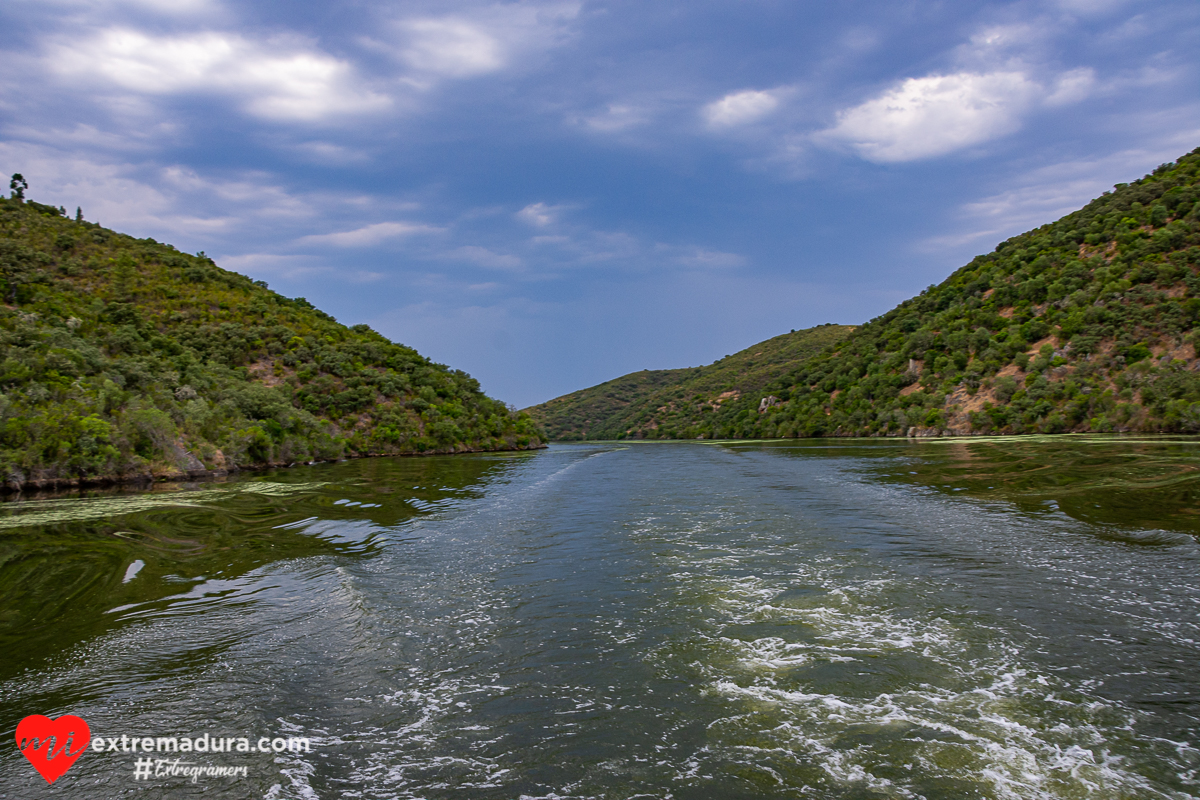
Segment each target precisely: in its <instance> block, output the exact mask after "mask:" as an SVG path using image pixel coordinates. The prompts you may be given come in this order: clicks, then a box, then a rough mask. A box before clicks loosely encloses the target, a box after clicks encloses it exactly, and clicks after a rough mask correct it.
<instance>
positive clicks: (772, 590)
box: [0, 436, 1200, 799]
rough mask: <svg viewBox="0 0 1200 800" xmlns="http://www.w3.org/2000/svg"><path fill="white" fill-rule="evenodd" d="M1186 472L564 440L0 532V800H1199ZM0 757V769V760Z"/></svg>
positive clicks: (1191, 447) (118, 505)
mask: <svg viewBox="0 0 1200 800" xmlns="http://www.w3.org/2000/svg"><path fill="white" fill-rule="evenodd" d="M1198 468H1200V443H1198V442H1197V441H1196V440H1187V439H1166V438H1148V439H1129V438H1119V437H1098V436H1097V437H1046V438H1034V437H1023V438H1017V439H986V440H955V441H921V442H904V441H864V440H850V441H846V440H841V441H810V442H802V443H792V442H789V443H736V444H710V443H699V442H696V443H624V444H623V443H612V444H603V443H602V444H596V443H585V444H571V445H558V446H554V447H551V448H550V449H549V450H548V451H544V452H540V453H525V454H511V455H478V456H458V457H433V458H423V459H372V460H365V461H354V462H346V463H341V464H331V465H320V466H314V467H303V468H296V469H291V470H281V471H276V472H272V473H268V474H260V475H254V476H249V477H245V478H243V479H240V480H233V481H228V482H224V483H206V484H197V485H193V486H173V487H165V488H160V489H156V490H154V491H150V492H114V493H94V494H92V495H84V496H75V497H61V498H47V499H23V500H19V501H16V502H10V503H6V504H4V505H3V506H2V507H0V721H2V722H3V725H2V726H0V727H3V729H4V730H6V731H9V733H8V734H6V735H7V736H11V732H12V731H13V730H14V729H15V727H16V724H17V722H18V721H19V720H20V719H21V718H22V717H24V716H26V715H28V714H33V713H41V714H46V715H49V716H51V717H57V716H59V715H60V714H65V713H72V714H76V715H79V716H81V717H83V718H84V719H86V720H87V721H88V723H89V725H90V726H91V728H92V731H93V734H94V735H98V736H107V737H111V736H119V735H121V734H123V733H124V734H129V735H131V736H132V735H135V734H136V735H143V734H147V735H151V736H168V735H173V736H198V735H200V734H202V733H208V734H209V735H211V736H235V737H236V736H244V735H245V736H259V735H262V736H272V737H273V736H289V735H290V736H306V737H309V738H310V739H311V742H312V745H313V750H312V752H311V753H308V754H286V753H285V754H282V755H264V754H240V755H239V754H235V753H234V754H210V755H209V756H208V757H207V758H206V759H205V760H207V761H208V762H211V763H214V764H246V765H248V777H247V778H242V779H237V780H227V779H217V778H201V779H200V780H198V782H197V783H196V784H191V783H188V782H187V781H185V780H183V779H181V778H171V779H160V780H151V781H135V780H134V779H133V770H134V762H135V756H134V755H133V754H122V753H87V754H85V755H84V756H83V757H81V758H80V760H79V761H78V762H77V763H76V764H75V765H74V766H73V767H72V768H71V770H70V771H69V772H68V773H67V774H66V775H65V776H64V777H63V778H61V779H59V781H58V782H57V783H56V784H55V785H54V786H53V787H47V786H46V784H45V782H44V781H43V780H42V778H41V777H40V776H38V775H37V774H36V773H35V772H34V771H33V769H32V768H31V767H30V766H29V765H28V764H27V763H25V761H24V759H23V757H22V756H21V755H20V754H19V753H18V752H17V751H16V748H15V747H13V746H12V745H9V746H8V747H7V748H6V749H5V750H4V752H3V755H2V756H0V761H2V766H0V796H3V797H14V798H15V797H22V798H24V797H51V796H72V797H75V796H78V797H85V796H86V797H99V798H103V797H124V796H126V795H128V794H130V793H134V794H137V793H142V792H146V793H148V796H163V797H191V796H196V795H200V794H204V795H205V796H213V797H230V798H234V797H238V798H241V797H263V798H312V797H321V798H335V797H349V798H417V797H425V798H518V797H529V798H593V797H595V798H638V797H645V798H651V797H653V798H680V799H687V798H734V799H736V798H917V797H924V798H931V799H932V798H1114V799H1115V798H1188V797H1197V796H1200V773H1198V770H1200V750H1198V749H1197V747H1198V745H1200V743H1198V742H1197V736H1196V733H1197V716H1198V713H1200V691H1198V690H1200V669H1197V666H1196V665H1197V663H1198V659H1197V655H1198V651H1200V571H1198V569H1197V567H1198V566H1200V547H1198V542H1200V538H1198V534H1200V518H1197V515H1196V510H1197V504H1196V502H1195V501H1196V497H1195V493H1196V491H1197V489H1198V488H1200V483H1198V482H1197V474H1198V473H1197V469H1198ZM10 741H11V740H10Z"/></svg>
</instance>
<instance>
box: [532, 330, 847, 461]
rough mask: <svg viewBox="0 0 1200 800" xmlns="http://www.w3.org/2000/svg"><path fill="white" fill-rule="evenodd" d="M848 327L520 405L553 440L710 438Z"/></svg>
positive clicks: (791, 336) (779, 339)
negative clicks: (528, 405) (770, 385)
mask: <svg viewBox="0 0 1200 800" xmlns="http://www.w3.org/2000/svg"><path fill="white" fill-rule="evenodd" d="M852 330H853V328H850V327H847V326H845V325H821V326H819V327H816V328H809V329H807V330H802V331H792V332H791V333H785V334H783V335H782V336H776V337H774V338H773V339H768V340H767V341H765V342H759V343H758V344H756V345H754V346H753V347H748V348H746V349H745V350H742V351H740V352H738V353H734V354H733V355H729V356H725V358H722V359H721V360H719V361H717V362H716V363H714V364H710V365H708V366H705V367H690V368H686V369H664V370H642V371H641V372H633V373H630V374H628V375H624V376H622V377H620V378H616V379H614V380H611V381H608V382H607V383H602V384H600V385H599V386H593V387H591V388H590V389H582V390H580V391H578V392H573V393H571V394H568V395H564V396H563V397H558V398H555V399H554V400H550V401H548V402H545V403H542V404H541V405H537V406H533V407H532V408H529V409H526V410H527V411H528V412H529V413H530V415H532V416H533V418H534V419H535V420H537V422H538V423H539V424H541V425H542V427H543V428H544V429H545V430H546V432H547V433H548V434H549V435H550V437H551V438H552V439H560V440H569V439H623V438H626V437H637V438H646V437H651V438H667V439H670V438H677V437H680V436H684V437H687V438H694V437H696V436H701V435H708V436H710V437H711V436H712V435H713V433H714V431H715V430H717V429H719V428H721V427H722V426H724V425H727V424H730V423H732V422H733V416H732V414H731V413H730V412H729V409H730V408H733V407H736V408H738V409H740V408H741V403H740V402H739V401H740V400H742V399H743V398H749V399H750V400H752V401H753V402H754V403H759V402H760V400H759V398H760V397H761V390H762V388H763V387H764V386H766V385H767V384H768V383H770V382H771V381H773V380H774V379H775V378H777V377H778V376H779V375H780V374H782V373H784V372H786V371H788V370H790V369H792V368H794V367H795V366H796V365H798V364H799V363H801V362H802V361H803V360H804V359H806V358H809V357H811V356H813V355H816V354H817V353H819V352H820V351H821V350H822V349H824V348H826V347H828V346H830V345H832V344H834V343H836V342H840V341H841V340H842V339H844V338H845V337H846V335H847V334H848V333H849V332H850V331H852ZM768 402H769V401H768Z"/></svg>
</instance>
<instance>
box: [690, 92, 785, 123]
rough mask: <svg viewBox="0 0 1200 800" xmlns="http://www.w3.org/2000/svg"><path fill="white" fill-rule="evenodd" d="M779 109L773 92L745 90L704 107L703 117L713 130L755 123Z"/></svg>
mask: <svg viewBox="0 0 1200 800" xmlns="http://www.w3.org/2000/svg"><path fill="white" fill-rule="evenodd" d="M778 107H779V98H778V97H776V95H775V93H774V92H766V91H758V90H755V89H747V90H746V91H743V92H734V93H733V94H727V95H725V96H724V97H722V98H721V99H720V100H716V101H714V102H712V103H709V104H708V105H706V106H705V107H704V111H703V115H704V118H705V119H706V120H707V121H708V124H709V125H711V126H712V127H714V128H730V127H733V126H736V125H745V124H747V123H750V122H757V121H758V120H760V119H762V118H763V117H765V116H767V115H768V114H770V113H771V112H773V111H774V110H775V109H776V108H778Z"/></svg>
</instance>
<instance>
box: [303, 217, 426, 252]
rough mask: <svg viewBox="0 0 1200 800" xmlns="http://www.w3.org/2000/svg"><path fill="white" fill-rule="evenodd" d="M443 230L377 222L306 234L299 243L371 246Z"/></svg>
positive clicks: (413, 223) (410, 224) (408, 223)
mask: <svg viewBox="0 0 1200 800" xmlns="http://www.w3.org/2000/svg"><path fill="white" fill-rule="evenodd" d="M442 230H443V229H442V228H436V227H434V226H432V225H422V224H419V223H415V222H376V223H375V224H374V225H367V226H364V227H362V228H356V229H355V230H352V231H341V232H338V233H320V234H313V235H311V236H304V237H301V238H300V239H299V240H298V243H299V244H331V245H334V246H336V247H370V246H372V245H376V244H379V243H380V242H383V241H386V240H387V239H394V238H396V237H397V236H411V235H412V234H414V233H438V232H440V231H442Z"/></svg>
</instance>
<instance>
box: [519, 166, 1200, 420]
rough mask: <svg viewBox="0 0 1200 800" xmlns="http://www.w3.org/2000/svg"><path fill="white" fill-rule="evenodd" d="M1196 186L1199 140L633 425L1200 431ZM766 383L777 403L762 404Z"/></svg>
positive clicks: (1199, 200) (1199, 190) (1199, 209)
mask: <svg viewBox="0 0 1200 800" xmlns="http://www.w3.org/2000/svg"><path fill="white" fill-rule="evenodd" d="M1198 184H1200V150H1195V151H1193V152H1191V153H1190V154H1188V155H1186V156H1184V157H1182V158H1180V159H1179V160H1178V161H1177V162H1174V163H1169V164H1163V165H1162V166H1160V167H1159V168H1158V169H1156V170H1155V171H1154V172H1153V173H1152V174H1150V175H1147V176H1145V177H1144V178H1142V179H1140V180H1137V181H1134V182H1133V183H1130V184H1118V185H1117V186H1116V187H1114V190H1113V191H1111V192H1105V193H1104V195H1102V196H1101V197H1099V198H1097V199H1095V200H1093V201H1092V202H1090V203H1088V204H1087V205H1086V206H1084V207H1083V208H1082V209H1080V210H1079V211H1075V212H1073V213H1071V214H1068V215H1067V216H1065V217H1063V218H1062V219H1060V220H1058V221H1056V222H1053V223H1050V224H1047V225H1043V226H1042V227H1040V228H1037V229H1035V230H1032V231H1029V232H1028V233H1024V234H1021V235H1019V236H1014V237H1013V238H1011V239H1009V240H1007V241H1005V242H1002V243H1001V244H1000V245H998V246H997V247H996V249H995V250H994V251H993V252H991V253H988V254H987V255H981V256H978V257H977V258H975V259H974V260H973V261H971V263H970V264H967V265H966V266H964V267H962V268H961V269H959V270H957V271H956V272H955V273H954V274H953V275H951V276H950V277H949V278H947V279H946V280H945V281H943V282H942V283H941V284H939V285H937V286H931V287H929V288H928V289H926V290H925V291H924V292H922V293H921V294H920V295H919V296H917V297H914V298H912V299H911V300H908V301H906V302H904V303H902V304H900V305H899V306H898V307H897V308H894V309H892V310H891V311H889V312H887V313H886V314H884V315H882V316H880V317H878V318H876V319H873V320H871V321H870V322H868V323H867V324H865V325H863V326H861V327H859V328H857V329H855V330H854V331H853V332H852V333H850V334H849V335H848V336H847V337H846V338H845V339H844V340H843V341H842V342H841V343H840V344H838V345H837V346H836V347H831V348H829V349H827V350H826V351H825V352H823V353H821V354H819V355H818V356H816V357H814V358H810V359H808V360H805V361H801V362H799V363H797V364H795V365H793V366H792V367H791V368H789V369H786V370H783V371H781V372H780V373H778V374H776V375H775V376H774V377H773V379H772V380H770V381H769V382H767V383H766V384H764V386H763V387H762V389H761V391H759V392H755V393H749V392H744V393H743V394H742V395H740V396H738V397H732V396H731V397H730V398H729V399H728V400H727V401H726V402H724V403H722V404H721V405H720V407H719V408H715V409H713V412H712V413H711V415H706V416H705V417H704V418H703V419H702V420H701V421H698V422H695V424H687V425H680V426H676V427H671V426H663V425H659V426H658V427H654V426H653V425H647V426H643V427H642V428H639V429H637V430H633V431H631V432H630V434H629V435H633V436H648V437H653V438H694V437H704V438H776V437H798V436H822V435H837V436H880V435H886V436H901V435H914V436H928V435H941V434H959V435H965V434H982V433H1032V432H1042V433H1061V432H1069V431H1097V432H1103V431H1158V432H1187V433H1194V432H1200V374H1198V373H1197V370H1200V361H1198V360H1197V357H1196V354H1197V346H1198V345H1200V330H1198V329H1197V324H1198V323H1200V185H1198ZM753 349H754V348H751V350H753ZM600 388H602V387H597V390H598V389H600ZM586 391H596V390H586ZM579 394H582V393H576V395H568V396H567V397H568V398H570V397H575V396H577V395H579ZM766 395H770V396H773V397H776V398H778V400H779V402H778V403H776V404H775V405H773V406H771V407H769V408H760V404H761V401H762V397H763V396H766ZM564 399H565V398H564ZM558 402H560V401H551V402H550V403H547V404H546V405H545V406H544V407H542V408H552V407H554V404H556V403H558ZM531 411H533V413H535V415H536V416H538V417H539V418H541V419H545V420H547V422H546V424H547V427H548V428H550V426H551V422H550V418H549V417H547V416H545V415H544V412H543V411H542V410H541V409H532V410H531ZM691 419H694V417H692V418H691ZM555 424H556V425H557V423H555ZM563 427H564V426H561V425H559V426H558V427H555V428H554V429H553V430H552V432H551V435H552V436H553V435H558V432H559V431H560V430H562V429H563ZM573 430H580V429H579V428H575V429H573ZM612 432H613V431H612V429H611V428H605V429H604V430H603V431H602V432H601V431H596V435H597V436H599V435H610V434H611V433H612ZM587 435H588V436H589V438H592V437H593V432H592V430H590V429H589V430H588V432H587Z"/></svg>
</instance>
